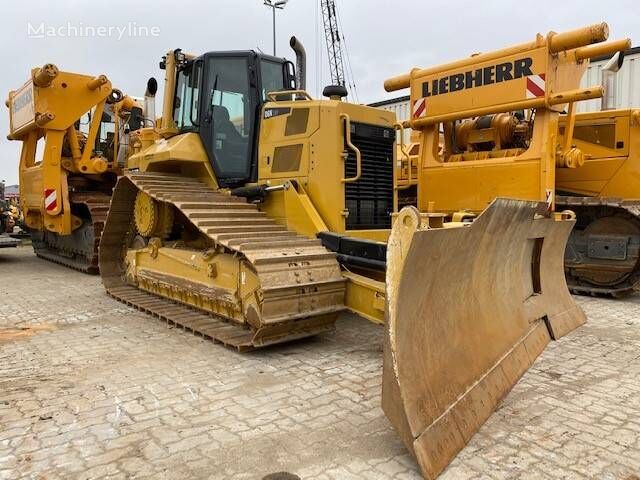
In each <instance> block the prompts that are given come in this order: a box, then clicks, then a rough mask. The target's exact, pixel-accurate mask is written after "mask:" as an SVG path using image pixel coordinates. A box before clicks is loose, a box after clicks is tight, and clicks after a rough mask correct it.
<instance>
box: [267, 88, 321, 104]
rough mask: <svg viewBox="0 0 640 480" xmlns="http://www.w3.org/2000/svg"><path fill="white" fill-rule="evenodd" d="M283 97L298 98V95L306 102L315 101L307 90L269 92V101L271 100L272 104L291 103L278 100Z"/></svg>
mask: <svg viewBox="0 0 640 480" xmlns="http://www.w3.org/2000/svg"><path fill="white" fill-rule="evenodd" d="M283 95H291V96H296V97H297V96H298V95H301V96H303V97H304V99H305V100H313V97H312V96H311V95H309V92H307V91H306V90H279V91H277V92H268V93H267V100H269V101H270V102H282V101H285V102H289V101H290V100H280V99H278V97H280V96H283Z"/></svg>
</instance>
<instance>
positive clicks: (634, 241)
mask: <svg viewBox="0 0 640 480" xmlns="http://www.w3.org/2000/svg"><path fill="white" fill-rule="evenodd" d="M556 209H557V210H564V209H568V210H573V211H574V212H575V213H576V215H577V219H578V223H577V225H576V228H575V229H574V231H573V232H572V234H571V237H570V238H569V242H568V243H567V251H566V254H565V274H566V277H567V284H568V286H569V289H570V290H571V291H572V292H573V293H576V294H581V295H610V296H613V297H623V296H625V295H629V294H631V293H633V292H634V291H637V290H638V288H640V202H638V201H628V200H622V199H616V198H598V197H569V196H558V197H557V199H556Z"/></svg>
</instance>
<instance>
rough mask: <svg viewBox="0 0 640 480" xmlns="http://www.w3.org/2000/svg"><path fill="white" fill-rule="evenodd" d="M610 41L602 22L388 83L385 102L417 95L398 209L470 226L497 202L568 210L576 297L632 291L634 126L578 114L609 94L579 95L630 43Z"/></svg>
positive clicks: (638, 247) (636, 242) (636, 258)
mask: <svg viewBox="0 0 640 480" xmlns="http://www.w3.org/2000/svg"><path fill="white" fill-rule="evenodd" d="M607 38H608V27H607V25H606V24H605V23H602V24H597V25H592V26H590V27H588V28H584V29H579V30H576V31H572V32H565V33H554V32H551V33H549V34H548V35H547V36H546V37H543V36H541V35H538V36H537V37H536V39H535V40H534V41H533V42H529V43H525V44H521V45H516V46H513V47H510V48H507V49H503V50H498V51H495V52H488V53H483V54H477V55H474V56H472V57H470V58H469V59H465V60H460V61H458V62H452V63H449V64H446V65H440V66H435V67H431V68H427V69H414V70H413V71H412V72H411V73H410V74H407V75H403V76H400V77H396V78H393V79H389V80H388V81H387V82H386V83H385V87H386V89H387V90H388V91H395V90H398V89H402V88H411V106H412V109H413V110H412V118H411V119H410V120H408V121H406V122H404V124H403V127H405V128H412V129H413V132H412V138H411V143H410V144H409V145H407V146H404V147H403V146H402V145H400V147H399V148H400V155H399V157H400V158H399V160H398V165H397V167H396V170H397V178H398V179H399V180H398V184H399V185H400V187H401V189H402V191H401V194H400V200H399V201H400V203H401V204H416V205H417V206H418V208H419V209H421V210H424V211H433V212H440V213H444V214H446V215H447V217H448V218H451V219H453V220H459V221H472V220H473V219H474V218H475V216H476V215H477V214H478V213H479V212H481V211H483V210H484V209H485V208H486V206H487V205H488V204H489V202H491V201H492V200H493V199H494V198H496V197H499V196H507V197H511V198H521V199H529V200H538V201H545V202H546V203H547V205H548V207H549V209H550V210H556V211H563V210H571V211H573V212H574V213H575V214H576V215H577V227H576V229H575V230H574V231H573V233H572V235H571V240H570V242H569V244H568V246H567V249H566V257H565V273H566V276H567V281H568V283H569V287H570V288H571V289H572V290H573V291H575V292H577V293H606V294H612V295H623V294H625V293H629V292H631V291H633V289H634V286H635V285H637V284H638V282H639V281H640V255H639V251H640V236H639V233H640V223H638V206H637V202H636V201H635V200H636V199H637V198H638V195H639V190H638V185H637V182H635V183H634V180H633V178H632V175H629V174H628V173H629V171H630V169H631V170H632V169H633V168H634V167H633V165H634V164H633V160H632V159H633V151H634V145H633V142H634V140H633V137H631V136H630V132H631V131H632V128H633V125H634V120H633V118H634V117H633V114H632V112H631V111H626V112H624V111H623V112H620V114H619V115H614V114H613V113H612V112H609V113H607V114H599V113H596V114H583V113H580V114H578V113H577V112H576V104H577V102H579V101H582V100H589V99H593V98H602V97H603V95H604V90H603V87H602V86H601V85H596V86H593V87H589V88H579V86H580V80H581V78H582V76H583V73H584V72H585V70H586V68H587V66H588V62H589V60H590V59H591V58H593V57H596V56H600V55H603V54H612V53H615V52H620V51H624V50H625V49H627V48H629V46H630V44H631V42H630V40H629V39H622V40H617V41H609V42H607V41H606V40H607ZM625 119H626V120H625ZM607 145H608V146H609V148H608V149H607ZM629 155H631V159H630V160H627V161H625V159H629ZM623 165H624V167H623ZM617 175H618V176H617ZM616 176H617V180H616ZM623 179H624V180H623ZM421 183H424V184H425V185H426V187H425V188H422V189H420V192H419V193H418V194H416V185H419V184H421Z"/></svg>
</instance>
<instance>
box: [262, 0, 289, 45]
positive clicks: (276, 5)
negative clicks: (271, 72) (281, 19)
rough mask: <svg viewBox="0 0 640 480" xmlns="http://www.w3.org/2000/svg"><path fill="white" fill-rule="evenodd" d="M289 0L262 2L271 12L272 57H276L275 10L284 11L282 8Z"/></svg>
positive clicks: (265, 0)
mask: <svg viewBox="0 0 640 480" xmlns="http://www.w3.org/2000/svg"><path fill="white" fill-rule="evenodd" d="M288 1H289V0H276V1H275V2H274V1H273V0H264V4H265V5H266V6H267V7H271V10H273V56H274V57H275V56H276V8H277V9H278V10H282V9H284V6H285V5H286V4H287V2H288Z"/></svg>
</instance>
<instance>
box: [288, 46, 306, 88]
mask: <svg viewBox="0 0 640 480" xmlns="http://www.w3.org/2000/svg"><path fill="white" fill-rule="evenodd" d="M289 45H290V46H291V48H292V49H293V51H294V52H295V53H296V80H297V82H298V90H305V89H306V87H307V52H305V50H304V47H303V46H302V43H301V42H300V40H298V39H297V38H296V37H295V36H293V37H291V39H290V40H289Z"/></svg>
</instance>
